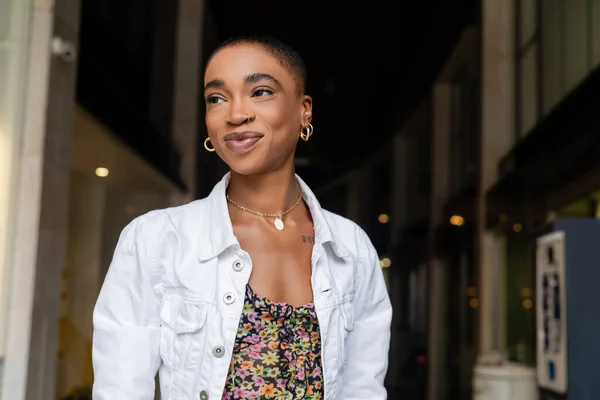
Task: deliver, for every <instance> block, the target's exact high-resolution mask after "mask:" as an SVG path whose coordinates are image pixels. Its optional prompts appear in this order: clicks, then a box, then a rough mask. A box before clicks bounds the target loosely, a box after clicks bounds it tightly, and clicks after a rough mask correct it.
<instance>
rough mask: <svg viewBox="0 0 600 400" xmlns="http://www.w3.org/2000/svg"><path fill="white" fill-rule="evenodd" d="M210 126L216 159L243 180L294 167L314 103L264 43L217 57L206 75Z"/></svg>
mask: <svg viewBox="0 0 600 400" xmlns="http://www.w3.org/2000/svg"><path fill="white" fill-rule="evenodd" d="M204 83H205V87H204V98H205V101H206V126H207V129H208V136H209V137H210V141H211V144H212V146H213V147H214V148H215V150H216V152H217V154H218V155H219V156H220V157H221V158H222V159H223V161H225V162H226V163H227V165H229V167H230V168H231V169H232V170H233V171H235V172H237V173H238V174H242V175H252V174H261V173H266V172H271V171H274V170H277V169H279V168H282V167H284V166H286V165H293V158H294V151H295V149H296V144H297V143H298V137H299V135H300V129H301V127H302V126H305V125H307V124H308V123H310V121H311V118H312V100H311V98H310V97H309V96H305V95H304V94H303V93H301V92H300V91H299V89H298V86H299V85H298V83H297V80H295V79H294V75H293V74H292V72H291V71H289V70H288V69H287V68H285V67H284V66H283V65H282V64H281V63H280V62H279V61H278V59H277V58H275V57H274V56H273V55H271V54H270V53H268V52H267V51H266V50H265V49H264V48H263V47H262V46H261V45H259V44H236V45H232V46H228V47H225V48H223V49H221V50H220V51H219V52H217V53H216V54H215V55H214V56H213V58H212V59H211V61H210V63H209V64H208V66H207V68H206V73H205V75H204Z"/></svg>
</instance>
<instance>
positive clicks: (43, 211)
mask: <svg viewBox="0 0 600 400" xmlns="http://www.w3.org/2000/svg"><path fill="white" fill-rule="evenodd" d="M204 21H205V15H204V3H203V2H198V1H191V0H180V1H177V2H173V1H167V0H164V1H161V0H157V1H151V2H145V1H141V2H140V1H128V2H122V1H104V0H103V1H95V0H92V1H85V2H81V1H73V0H56V1H53V0H49V1H48V0H28V1H21V0H13V1H8V2H2V4H1V5H0V87H1V88H2V90H0V164H1V165H0V171H1V172H0V398H1V399H3V400H4V399H39V400H42V399H48V398H57V399H67V398H69V395H71V394H72V393H73V392H74V391H75V390H82V391H83V392H85V391H88V390H89V388H90V387H91V383H92V381H93V371H92V367H91V339H92V319H91V315H92V310H93V307H94V303H95V301H96V298H97V295H98V292H99V290H100V285H101V283H102V280H103V277H104V274H105V272H106V269H107V266H108V263H109V262H110V259H111V257H112V251H113V250H114V246H115V244H116V241H117V239H118V235H119V233H120V231H121V229H122V228H123V226H124V225H125V224H126V223H128V222H129V221H130V220H131V219H132V218H134V217H136V216H137V215H140V214H142V213H145V212H146V211H149V210H151V209H155V208H163V207H167V206H170V205H177V204H181V203H183V202H188V201H190V200H192V199H194V198H195V197H196V194H197V190H198V188H197V185H196V182H197V177H198V175H199V174H198V170H199V167H198V165H199V164H200V163H199V162H198V159H197V154H198V151H197V150H198V142H197V137H198V135H199V133H198V129H199V122H201V120H200V119H199V115H200V113H199V101H198V100H199V88H200V79H201V67H202V66H201V63H202V57H203V40H207V39H206V37H205V36H206V35H203V31H204ZM213 173H214V171H213ZM90 398H91V397H90Z"/></svg>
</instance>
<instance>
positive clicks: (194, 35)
mask: <svg viewBox="0 0 600 400" xmlns="http://www.w3.org/2000/svg"><path fill="white" fill-rule="evenodd" d="M204 9H205V7H204V1H196V0H179V17H178V24H177V42H176V43H177V53H176V62H175V86H174V96H173V100H174V107H173V121H172V131H173V139H174V140H175V143H176V145H177V148H178V150H179V152H180V154H181V157H182V158H181V170H180V174H181V177H182V180H183V182H184V183H185V184H186V185H187V187H188V190H187V192H186V193H182V194H175V195H174V196H173V198H172V203H173V204H183V203H188V202H190V201H192V200H194V198H195V195H196V184H197V182H196V180H197V174H196V171H197V167H196V163H197V156H198V134H199V124H203V123H204V119H203V117H204V116H203V115H199V110H200V105H199V103H198V102H199V100H201V99H202V98H203V97H202V91H201V87H200V86H201V85H202V72H203V71H202V63H201V61H202V44H203V40H202V39H203V28H204Z"/></svg>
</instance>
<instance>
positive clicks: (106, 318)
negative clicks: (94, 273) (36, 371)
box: [92, 218, 161, 400]
mask: <svg viewBox="0 0 600 400" xmlns="http://www.w3.org/2000/svg"><path fill="white" fill-rule="evenodd" d="M142 233H143V232H142V231H141V229H140V219H139V218H138V219H135V220H134V221H132V222H131V223H130V224H129V225H128V226H127V227H125V229H124V230H123V232H122V233H121V236H120V238H119V241H118V244H117V247H116V250H115V253H114V256H113V260H112V262H111V264H110V267H109V270H108V273H107V275H106V278H105V281H104V284H103V286H102V289H101V290H100V295H99V298H98V301H97V303H96V306H95V309H94V316H93V320H94V336H93V350H92V358H93V365H94V386H93V398H94V400H114V399H128V400H153V399H154V391H155V376H156V373H157V371H158V368H159V366H160V363H161V358H160V352H159V345H160V301H159V299H158V297H157V295H156V294H155V292H154V289H153V278H152V276H153V273H152V270H153V258H154V257H152V256H151V254H150V253H151V251H149V249H150V250H155V249H152V246H150V245H149V244H148V243H146V242H145V241H144V240H143V237H142V236H143V235H142Z"/></svg>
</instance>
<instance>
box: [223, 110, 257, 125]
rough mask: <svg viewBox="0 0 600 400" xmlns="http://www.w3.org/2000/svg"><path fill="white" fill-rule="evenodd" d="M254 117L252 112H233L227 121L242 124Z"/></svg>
mask: <svg viewBox="0 0 600 400" xmlns="http://www.w3.org/2000/svg"><path fill="white" fill-rule="evenodd" d="M252 119H253V118H252V117H251V116H250V114H249V113H246V112H236V113H233V112H232V113H229V115H228V116H227V122H229V123H230V124H234V125H241V124H243V123H244V122H250V121H251V120H252Z"/></svg>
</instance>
